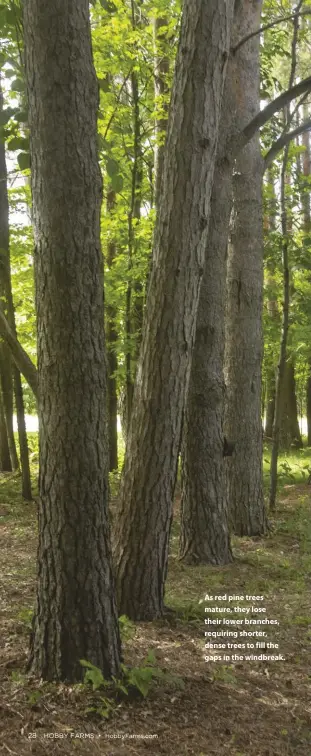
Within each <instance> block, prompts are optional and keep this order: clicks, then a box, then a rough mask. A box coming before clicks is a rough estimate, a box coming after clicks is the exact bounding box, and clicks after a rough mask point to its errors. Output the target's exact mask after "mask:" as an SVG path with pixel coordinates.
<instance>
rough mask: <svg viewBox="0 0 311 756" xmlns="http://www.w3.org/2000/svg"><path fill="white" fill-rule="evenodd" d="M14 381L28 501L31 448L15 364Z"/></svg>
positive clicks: (22, 465) (23, 493)
mask: <svg viewBox="0 0 311 756" xmlns="http://www.w3.org/2000/svg"><path fill="white" fill-rule="evenodd" d="M13 381H14V396H15V406H16V417H17V430H18V439H19V453H20V459H21V468H22V497H23V499H26V501H31V500H32V492H31V477H30V465H29V449H28V441H27V430H26V420H25V406H24V397H23V387H22V380H21V374H20V372H19V370H18V368H17V367H16V365H13Z"/></svg>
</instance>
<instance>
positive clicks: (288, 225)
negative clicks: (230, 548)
mask: <svg viewBox="0 0 311 756" xmlns="http://www.w3.org/2000/svg"><path fill="white" fill-rule="evenodd" d="M298 30H299V15H297V16H296V17H295V19H294V22H293V37H292V56H291V69H290V75H289V89H290V88H291V87H292V86H293V84H294V81H295V75H296V68H297V44H298ZM283 113H284V131H286V129H287V128H288V124H289V122H290V105H287V107H286V108H285V109H284V111H283ZM288 155H289V144H287V145H286V147H285V149H284V154H283V160H282V168H281V187H280V193H281V229H282V263H283V305H282V330H281V343H280V356H279V364H278V369H277V378H276V387H275V410H274V421H273V432H272V452H271V464H270V491H269V506H270V510H271V511H272V512H274V511H275V508H276V494H277V481H278V456H279V445H280V429H281V417H282V401H283V390H284V378H285V372H286V357H287V342H288V329H289V307H290V272H289V231H290V230H292V219H291V217H290V216H289V213H288V201H287V197H286V184H287V183H288V178H287V177H288V172H287V163H288Z"/></svg>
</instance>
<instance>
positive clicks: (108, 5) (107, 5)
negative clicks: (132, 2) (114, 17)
mask: <svg viewBox="0 0 311 756" xmlns="http://www.w3.org/2000/svg"><path fill="white" fill-rule="evenodd" d="M100 4H101V6H102V8H104V10H105V11H107V12H108V13H115V12H116V10H117V9H116V6H115V4H114V3H112V2H111V1H110V0H100Z"/></svg>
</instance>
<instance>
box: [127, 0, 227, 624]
mask: <svg viewBox="0 0 311 756" xmlns="http://www.w3.org/2000/svg"><path fill="white" fill-rule="evenodd" d="M232 11H233V2H224V1H223V0H221V1H220V2H219V0H218V2H216V0H215V1H214V0H211V2H209V3H206V2H205V0H204V1H203V0H185V2H184V6H183V17H182V27H181V38H180V42H179V48H178V54H177V62H176V69H175V78H174V86H173V92H172V101H171V107H170V114H169V121H168V133H167V142H166V149H165V159H164V168H163V180H162V193H161V204H160V208H159V212H158V216H157V222H156V230H155V242H154V254H153V264H152V272H151V276H150V283H149V290H148V298H147V308H146V318H145V325H144V329H143V340H142V349H141V356H140V361H139V365H138V371H137V379H136V384H135V393H134V403H133V413H132V422H131V425H130V432H129V438H128V444H127V453H126V459H125V469H124V476H123V483H122V490H121V506H120V510H119V515H118V518H117V523H116V532H115V558H116V567H117V573H118V595H119V603H120V607H121V610H122V612H124V613H126V614H127V615H128V616H130V617H132V618H136V619H151V618H154V617H157V616H160V615H161V614H162V612H163V597H164V583H165V578H166V572H167V560H168V545H169V535H170V526H171V519H172V498H173V492H174V487H175V481H176V472H177V462H178V452H179V447H180V438H181V423H182V415H183V410H184V406H185V398H186V395H187V389H188V383H189V375H190V367H191V358H192V350H193V343H194V335H195V327H196V316H197V308H198V299H199V289H200V282H201V278H202V273H203V266H204V256H205V249H206V241H207V229H208V221H209V213H210V196H211V189H212V182H213V173H214V165H215V157H216V148H217V137H218V126H219V117H220V108H221V100H222V91H223V83H224V78H225V72H226V61H227V57H228V50H229V40H230V28H231V18H232Z"/></svg>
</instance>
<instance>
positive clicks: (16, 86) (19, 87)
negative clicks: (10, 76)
mask: <svg viewBox="0 0 311 756" xmlns="http://www.w3.org/2000/svg"><path fill="white" fill-rule="evenodd" d="M25 88H26V87H25V82H24V81H23V79H14V81H12V84H11V89H12V90H13V92H25Z"/></svg>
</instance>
